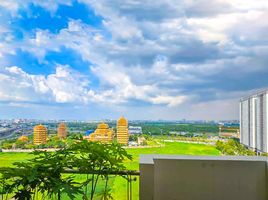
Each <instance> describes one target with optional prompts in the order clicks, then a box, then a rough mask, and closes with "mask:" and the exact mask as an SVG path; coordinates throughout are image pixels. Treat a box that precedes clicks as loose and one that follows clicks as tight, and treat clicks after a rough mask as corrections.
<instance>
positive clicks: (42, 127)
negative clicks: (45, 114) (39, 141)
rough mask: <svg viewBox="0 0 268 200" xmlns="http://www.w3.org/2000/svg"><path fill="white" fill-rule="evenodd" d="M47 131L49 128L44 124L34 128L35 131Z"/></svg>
mask: <svg viewBox="0 0 268 200" xmlns="http://www.w3.org/2000/svg"><path fill="white" fill-rule="evenodd" d="M46 129H47V128H46V127H45V126H44V125H42V124H39V125H36V126H35V127H34V130H46Z"/></svg>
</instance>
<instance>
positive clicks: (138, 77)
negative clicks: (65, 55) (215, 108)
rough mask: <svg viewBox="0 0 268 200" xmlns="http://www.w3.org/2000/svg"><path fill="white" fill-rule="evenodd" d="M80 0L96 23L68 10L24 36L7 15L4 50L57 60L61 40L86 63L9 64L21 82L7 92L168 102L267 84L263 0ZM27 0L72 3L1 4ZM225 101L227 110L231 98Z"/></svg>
mask: <svg viewBox="0 0 268 200" xmlns="http://www.w3.org/2000/svg"><path fill="white" fill-rule="evenodd" d="M78 2H79V3H81V4H85V5H87V6H88V8H89V9H91V10H93V11H94V14H95V15H96V16H99V17H100V18H101V19H102V21H101V23H100V24H99V25H98V26H96V25H95V24H94V23H93V21H94V19H92V23H90V22H88V21H83V20H82V19H80V20H79V19H72V18H69V19H68V22H66V23H65V24H67V26H66V27H65V26H64V28H62V29H61V30H57V31H51V30H49V28H48V29H40V28H36V29H33V30H32V32H31V33H27V30H24V31H25V32H26V33H24V35H23V38H21V39H20V40H18V39H16V34H14V32H12V29H10V27H9V26H8V25H5V26H2V27H3V28H1V26H0V33H4V34H1V35H3V36H2V37H0V47H1V48H0V56H2V58H3V59H5V56H6V55H9V54H11V55H13V56H14V57H15V56H16V53H18V52H19V51H23V52H28V53H29V54H31V55H33V56H34V57H36V58H37V59H38V62H39V64H42V63H46V64H51V65H53V64H54V63H57V61H54V60H53V62H51V60H50V59H51V57H49V56H48V55H49V54H50V53H51V52H52V53H54V54H56V55H59V56H60V55H61V53H62V49H68V50H71V51H72V52H75V53H76V54H78V55H79V56H80V58H81V59H82V60H83V61H84V62H85V63H88V65H89V70H88V71H87V72H86V73H85V72H77V71H76V70H74V69H72V67H74V68H75V66H71V67H70V66H67V65H68V63H65V64H66V66H65V65H59V66H57V67H56V69H55V72H53V73H52V72H51V73H49V74H48V75H42V74H41V73H40V74H39V75H33V74H28V73H26V72H25V71H27V70H25V71H23V70H22V69H20V68H19V67H17V68H14V69H13V70H14V71H16V70H17V71H18V72H17V73H15V72H14V71H13V72H11V71H8V70H7V69H5V70H3V71H2V72H1V76H2V79H4V78H6V79H7V80H8V81H11V80H9V79H10V77H12V76H14V77H13V79H12V80H13V82H10V84H9V85H10V87H11V85H12V84H14V83H17V82H18V85H19V86H20V87H21V89H20V90H16V89H14V91H15V92H14V94H10V92H8V91H2V93H1V94H2V96H3V98H4V99H10V98H11V97H14V98H18V101H19V100H21V101H28V100H29V99H32V100H34V101H36V102H38V101H50V102H56V103H70V102H72V103H76V104H80V103H83V104H88V103H91V102H98V103H100V104H103V105H108V104H110V105H118V104H122V105H135V103H137V102H138V103H137V104H138V105H141V104H146V105H150V106H158V105H160V106H163V108H166V109H168V107H173V108H174V107H176V108H181V107H182V106H181V105H185V104H186V103H189V106H190V104H200V105H201V104H202V103H204V102H218V101H224V100H226V101H228V99H232V102H234V99H236V98H237V99H239V97H240V95H241V94H242V93H246V92H249V91H251V90H253V89H256V88H259V87H265V86H268V79H267V78H266V77H267V75H268V70H267V64H268V59H267V55H268V40H267V37H266V33H267V32H268V22H267V20H264V19H266V18H267V17H268V16H267V10H268V3H267V1H266V0H260V1H258V3H256V2H255V1H253V0H244V1H242V0H233V1H231V0H215V1H213V2H211V1H208V0H197V1H189V0H182V1H180V2H178V1H175V0H159V1H152V0H145V1H142V2H141V1H136V0H134V1H122V0H98V1H95V0H79V1H78ZM30 4H33V5H37V6H40V7H42V8H43V9H45V10H49V11H50V12H51V13H56V10H57V9H58V8H59V7H60V6H61V5H68V6H70V7H71V4H72V1H61V0H59V1H46V2H44V1H28V0H27V2H26V3H25V4H24V5H22V1H18V0H17V1H14V2H13V4H11V3H7V2H6V3H3V4H2V7H4V9H5V10H7V11H10V12H11V13H19V12H18V10H20V9H24V10H28V11H30V9H31V8H30V7H29V5H30ZM208 5H209V6H208ZM74 12H77V10H74ZM53 17H58V18H59V19H60V17H61V16H57V15H55V16H53V15H52V18H53ZM15 18H16V17H14V16H13V20H14V19H15ZM65 19H66V18H65ZM98 20H99V19H98ZM22 29H23V27H22ZM80 58H79V59H80ZM55 60H57V59H56V58H55ZM5 66H8V65H5ZM15 69H16V70H15ZM19 69H20V70H21V71H19ZM9 70H11V69H9ZM15 74H17V75H16V76H15ZM91 79H92V80H93V79H94V80H93V82H92V80H91ZM78 80H79V81H78ZM93 88H94V89H93ZM2 89H3V90H4V88H2ZM30 91H34V92H33V97H32V98H29V99H28V98H27V95H23V94H24V93H25V94H30V93H31V92H30ZM16 93H17V94H18V95H17V96H16V95H15V94H16ZM230 94H232V95H230ZM29 96H31V95H29ZM216 104H217V105H219V104H218V103H215V104H213V105H216ZM225 105H226V109H227V107H228V106H229V109H230V110H231V109H233V108H234V105H235V104H231V103H229V104H225ZM197 108H198V109H199V108H200V110H202V108H201V107H197ZM202 112H203V111H202ZM193 115H194V114H193Z"/></svg>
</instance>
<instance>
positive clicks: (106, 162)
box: [1, 140, 132, 200]
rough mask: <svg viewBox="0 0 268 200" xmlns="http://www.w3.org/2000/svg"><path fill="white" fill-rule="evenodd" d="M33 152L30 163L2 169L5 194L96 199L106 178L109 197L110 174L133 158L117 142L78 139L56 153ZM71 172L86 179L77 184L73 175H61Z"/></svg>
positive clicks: (104, 195)
mask: <svg viewBox="0 0 268 200" xmlns="http://www.w3.org/2000/svg"><path fill="white" fill-rule="evenodd" d="M34 154H35V157H34V158H33V159H31V160H29V161H28V162H18V163H14V165H15V166H16V168H4V169H3V168H2V169H1V173H2V177H1V183H2V189H3V191H2V192H3V193H5V194H7V193H13V194H15V195H14V196H13V198H14V199H18V200H28V199H35V198H37V197H36V196H37V195H38V194H42V198H48V199H52V198H56V199H61V196H62V194H66V195H67V196H68V197H69V198H70V199H74V198H75V197H76V195H82V196H83V199H93V198H94V195H95V192H96V187H97V184H98V182H99V180H100V179H104V180H105V188H104V190H103V192H102V199H109V198H110V197H111V194H110V189H109V188H108V180H109V179H108V175H109V174H110V173H114V172H118V171H122V170H125V167H124V165H123V164H122V163H123V161H124V160H125V159H132V158H131V156H130V155H129V154H127V152H126V150H125V149H123V148H122V147H121V146H120V145H118V144H116V143H112V144H101V143H94V142H89V141H87V140H77V141H76V142H74V143H71V144H69V146H68V147H66V148H64V149H62V150H58V151H55V152H46V151H35V152H34ZM72 171H76V172H78V173H86V174H87V179H86V181H84V182H82V183H81V182H80V183H78V182H76V181H74V176H70V175H62V173H64V172H65V173H66V172H72ZM89 185H90V188H91V189H89ZM83 188H84V190H83Z"/></svg>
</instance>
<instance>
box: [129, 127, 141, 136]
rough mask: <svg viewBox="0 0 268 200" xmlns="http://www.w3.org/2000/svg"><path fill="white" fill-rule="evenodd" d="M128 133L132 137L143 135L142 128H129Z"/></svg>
mask: <svg viewBox="0 0 268 200" xmlns="http://www.w3.org/2000/svg"><path fill="white" fill-rule="evenodd" d="M128 133H129V134H130V135H135V134H142V128H141V126H129V127H128Z"/></svg>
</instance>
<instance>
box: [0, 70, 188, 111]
mask: <svg viewBox="0 0 268 200" xmlns="http://www.w3.org/2000/svg"><path fill="white" fill-rule="evenodd" d="M95 70H96V73H98V74H99V78H103V79H104V80H106V81H108V82H107V83H108V84H109V85H110V86H112V89H111V90H109V89H104V90H99V91H93V90H91V89H89V82H88V79H86V77H84V76H83V75H81V74H79V73H78V72H76V71H74V70H71V69H70V67H68V66H62V65H58V66H57V67H56V72H55V73H54V74H49V75H48V76H43V75H31V74H28V73H26V72H25V71H23V70H22V69H21V68H19V67H17V66H12V67H6V68H3V69H2V70H1V73H0V85H1V86H0V98H1V100H2V101H10V102H34V103H38V102H47V103H49V102H50V103H74V104H79V103H82V104H88V103H89V102H98V103H105V104H107V103H114V104H120V103H124V102H127V100H128V99H137V100H143V101H147V102H151V103H153V104H166V105H169V106H175V105H178V104H181V103H183V100H184V97H172V96H162V95H159V92H160V91H159V89H158V88H156V87H154V86H150V85H145V86H144V85H143V86H138V85H135V84H133V83H132V82H131V80H130V79H129V77H128V76H127V75H126V74H124V73H115V72H114V70H111V71H110V72H107V71H106V72H101V70H102V69H101V68H99V67H98V68H96V69H95ZM106 76H109V78H108V77H106Z"/></svg>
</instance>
